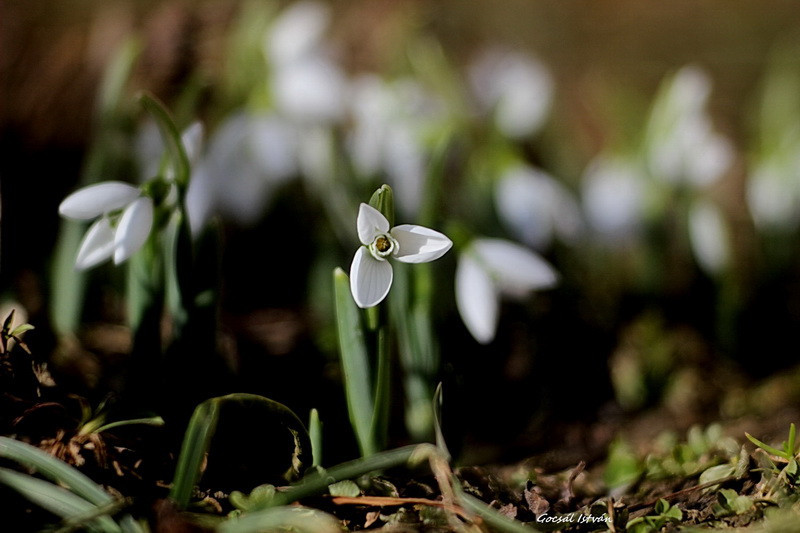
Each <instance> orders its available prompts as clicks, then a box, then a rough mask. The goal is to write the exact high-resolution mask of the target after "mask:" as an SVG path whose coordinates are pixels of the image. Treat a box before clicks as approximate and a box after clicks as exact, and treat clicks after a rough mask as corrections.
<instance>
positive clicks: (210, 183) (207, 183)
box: [185, 163, 216, 236]
mask: <svg viewBox="0 0 800 533" xmlns="http://www.w3.org/2000/svg"><path fill="white" fill-rule="evenodd" d="M215 196H216V190H215V187H214V178H213V176H212V175H211V174H210V173H209V170H208V165H204V164H202V163H201V164H200V165H198V166H197V167H196V168H195V169H194V171H193V172H192V179H191V180H189V187H188V188H187V190H186V200H185V202H186V214H187V216H188V217H189V228H190V229H191V231H192V235H194V236H197V235H199V234H200V232H201V231H202V229H203V228H204V227H205V225H206V223H207V222H208V219H209V218H210V217H211V216H212V214H213V211H214V207H215V205H214V198H215Z"/></svg>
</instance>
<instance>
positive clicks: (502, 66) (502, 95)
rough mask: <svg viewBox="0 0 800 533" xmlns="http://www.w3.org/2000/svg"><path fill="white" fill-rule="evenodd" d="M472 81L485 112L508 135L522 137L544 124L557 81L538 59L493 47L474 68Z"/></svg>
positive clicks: (481, 57) (471, 69)
mask: <svg viewBox="0 0 800 533" xmlns="http://www.w3.org/2000/svg"><path fill="white" fill-rule="evenodd" d="M470 82H471V84H472V88H473V91H474V93H475V96H476V98H477V100H478V103H479V104H480V105H481V107H482V108H483V109H484V111H489V110H494V113H495V124H496V125H497V128H498V129H499V130H500V131H501V132H502V133H503V134H505V135H506V136H508V137H511V138H522V137H526V136H528V135H531V134H533V133H535V132H536V131H537V130H538V129H539V128H540V127H541V125H542V124H543V122H544V119H545V118H546V117H547V114H548V112H549V110H550V105H551V102H552V99H553V92H554V90H553V80H552V77H551V76H550V73H549V72H548V70H547V68H546V67H545V66H544V65H543V64H541V63H540V62H539V61H538V60H536V59H534V58H532V57H529V56H525V55H522V54H519V53H516V52H507V51H503V50H498V49H494V50H489V51H486V52H484V53H483V54H481V56H480V57H479V58H478V60H477V61H476V62H475V63H474V64H473V65H472V67H471V68H470Z"/></svg>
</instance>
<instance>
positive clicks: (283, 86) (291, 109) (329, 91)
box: [271, 56, 346, 123]
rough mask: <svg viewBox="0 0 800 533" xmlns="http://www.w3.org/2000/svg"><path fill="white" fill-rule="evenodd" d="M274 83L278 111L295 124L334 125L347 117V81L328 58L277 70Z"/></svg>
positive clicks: (314, 58) (298, 63)
mask: <svg viewBox="0 0 800 533" xmlns="http://www.w3.org/2000/svg"><path fill="white" fill-rule="evenodd" d="M271 83H272V92H273V95H274V97H275V106H276V108H277V109H278V110H279V111H280V112H281V113H282V114H284V115H286V116H287V117H289V118H291V119H293V120H297V121H299V122H306V123H320V122H321V123H333V122H336V121H338V120H340V119H342V117H344V112H345V87H346V80H345V77H344V74H343V73H342V72H341V70H340V69H339V67H338V66H337V65H336V64H335V63H333V62H332V61H330V60H329V59H327V58H326V57H324V56H318V57H311V58H307V59H303V60H302V61H298V62H296V63H292V64H288V65H283V66H281V67H279V68H276V69H275V70H274V72H273V74H272V77H271Z"/></svg>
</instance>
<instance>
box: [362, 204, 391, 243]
mask: <svg viewBox="0 0 800 533" xmlns="http://www.w3.org/2000/svg"><path fill="white" fill-rule="evenodd" d="M356 227H357V228H358V240H360V241H361V244H370V243H371V242H372V241H373V240H374V239H375V237H376V236H377V235H378V234H380V233H388V231H389V221H388V220H386V217H385V216H383V215H382V214H381V212H380V211H378V210H377V209H375V208H374V207H372V206H371V205H369V204H365V203H363V202H362V204H361V205H360V206H359V207H358V218H357V219H356Z"/></svg>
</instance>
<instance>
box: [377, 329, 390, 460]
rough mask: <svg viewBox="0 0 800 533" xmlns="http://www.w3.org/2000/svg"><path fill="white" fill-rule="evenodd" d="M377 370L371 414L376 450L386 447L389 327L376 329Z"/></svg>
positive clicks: (388, 395)
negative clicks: (373, 404) (373, 405)
mask: <svg viewBox="0 0 800 533" xmlns="http://www.w3.org/2000/svg"><path fill="white" fill-rule="evenodd" d="M376 344H377V355H378V357H377V359H378V368H377V372H376V373H375V409H374V411H373V412H372V435H373V439H374V441H375V444H376V446H377V447H378V449H379V450H380V449H383V448H385V447H386V444H387V438H388V431H389V416H390V410H391V402H392V391H391V388H392V361H391V345H390V336H389V327H388V326H386V325H384V326H381V327H380V328H379V329H378V334H377V336H376Z"/></svg>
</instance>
